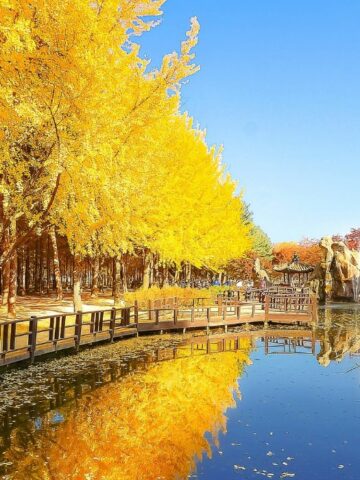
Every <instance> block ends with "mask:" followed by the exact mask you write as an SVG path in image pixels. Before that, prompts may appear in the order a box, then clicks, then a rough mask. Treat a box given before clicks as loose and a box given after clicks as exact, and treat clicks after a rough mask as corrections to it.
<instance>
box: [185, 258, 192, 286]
mask: <svg viewBox="0 0 360 480" xmlns="http://www.w3.org/2000/svg"><path fill="white" fill-rule="evenodd" d="M185 275H186V283H190V281H191V263H189V262H187V263H186V265H185Z"/></svg>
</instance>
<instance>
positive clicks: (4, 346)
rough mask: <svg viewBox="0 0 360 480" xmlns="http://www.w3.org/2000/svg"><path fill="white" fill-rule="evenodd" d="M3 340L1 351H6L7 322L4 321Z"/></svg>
mask: <svg viewBox="0 0 360 480" xmlns="http://www.w3.org/2000/svg"><path fill="white" fill-rule="evenodd" d="M2 333H3V339H2V340H3V341H2V349H3V352H5V353H6V352H7V351H8V339H9V324H8V323H5V324H4V325H3V332H2Z"/></svg>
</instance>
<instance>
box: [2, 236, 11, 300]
mask: <svg viewBox="0 0 360 480" xmlns="http://www.w3.org/2000/svg"><path fill="white" fill-rule="evenodd" d="M9 248H10V232H9V228H6V230H5V232H4V250H5V251H6V250H7V249H9ZM9 279H10V259H9V258H8V259H7V260H6V261H5V262H4V264H3V268H2V286H3V290H2V304H3V305H7V304H8V299H9Z"/></svg>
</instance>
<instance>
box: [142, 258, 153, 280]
mask: <svg viewBox="0 0 360 480" xmlns="http://www.w3.org/2000/svg"><path fill="white" fill-rule="evenodd" d="M151 267H152V254H151V252H146V253H145V257H144V276H143V285H142V286H143V288H144V289H148V288H150V286H151Z"/></svg>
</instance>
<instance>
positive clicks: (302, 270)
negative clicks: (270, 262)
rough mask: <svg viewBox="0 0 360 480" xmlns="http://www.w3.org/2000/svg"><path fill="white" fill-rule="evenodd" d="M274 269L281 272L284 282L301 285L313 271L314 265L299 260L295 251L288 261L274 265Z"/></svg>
mask: <svg viewBox="0 0 360 480" xmlns="http://www.w3.org/2000/svg"><path fill="white" fill-rule="evenodd" d="M274 271H275V272H280V273H282V274H283V276H284V277H283V281H284V284H286V285H292V286H293V285H303V284H304V283H305V282H307V280H308V278H309V274H310V273H311V272H313V271H314V267H313V266H312V265H309V264H307V263H302V262H300V258H299V256H298V255H297V254H296V253H295V254H294V256H293V258H292V260H291V262H290V263H282V264H280V265H275V266H274Z"/></svg>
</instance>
